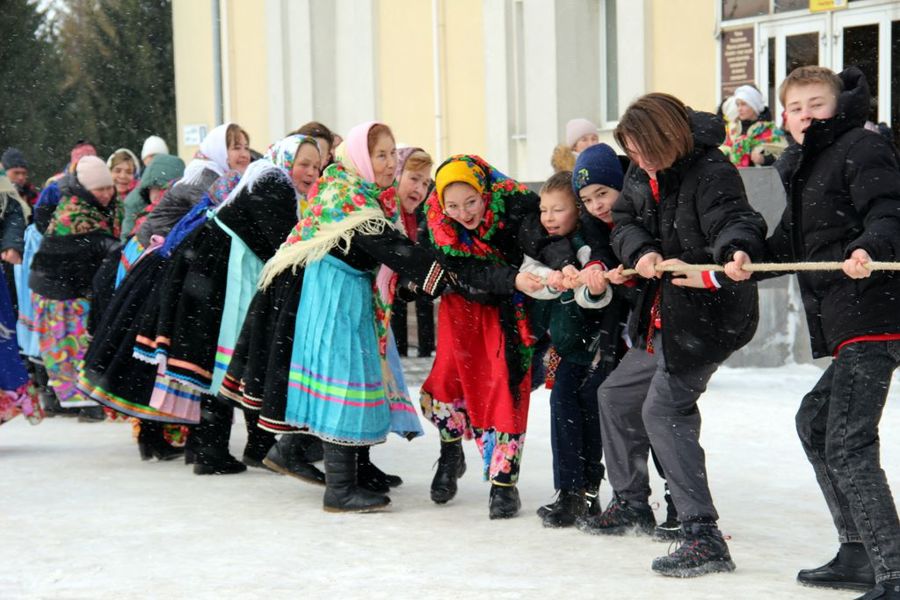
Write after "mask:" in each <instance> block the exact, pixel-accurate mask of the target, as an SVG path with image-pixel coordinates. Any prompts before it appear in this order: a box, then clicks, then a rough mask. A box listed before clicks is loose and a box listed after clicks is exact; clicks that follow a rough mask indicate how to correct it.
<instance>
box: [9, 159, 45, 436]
mask: <svg viewBox="0 0 900 600" xmlns="http://www.w3.org/2000/svg"><path fill="white" fill-rule="evenodd" d="M30 212H31V207H29V206H28V204H27V203H26V202H25V201H23V200H22V199H21V197H20V196H19V194H18V192H17V191H16V188H15V186H13V184H12V183H11V182H10V181H9V178H8V177H7V176H6V173H5V171H3V169H2V168H0V251H3V250H9V249H12V250H16V251H17V252H19V254H22V253H23V251H24V239H23V232H24V229H25V221H26V219H27V217H28V215H29V213H30ZM10 268H12V265H8V264H6V263H3V262H0V423H4V422H6V421H9V420H10V419H12V418H13V417H15V416H16V415H18V414H20V413H21V414H24V415H25V417H26V418H27V419H28V420H29V421H31V422H32V423H38V422H40V420H41V419H42V418H43V416H44V413H43V411H42V410H41V406H40V403H39V402H38V400H37V392H36V390H35V388H34V386H33V385H32V384H31V382H30V380H29V378H28V371H27V370H26V368H25V364H24V363H23V361H22V357H21V356H20V355H19V345H18V342H17V339H16V313H15V310H14V309H13V302H12V297H11V295H10V290H9V289H8V287H7V285H6V272H7V270H8V269H10Z"/></svg>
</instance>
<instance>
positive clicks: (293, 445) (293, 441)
mask: <svg viewBox="0 0 900 600" xmlns="http://www.w3.org/2000/svg"><path fill="white" fill-rule="evenodd" d="M309 437H310V436H308V435H302V434H299V433H292V434H284V435H282V436H281V439H279V440H278V441H277V442H276V443H275V445H274V446H272V447H271V448H270V449H269V453H268V454H266V457H265V458H264V459H263V461H262V464H264V465H265V466H267V467H268V468H270V469H271V470H273V471H275V472H276V473H281V474H282V475H290V476H291V477H295V478H297V479H299V480H300V481H304V482H306V483H311V484H313V485H325V473H323V472H322V471H320V470H319V469H317V468H316V467H315V466H314V465H312V464H311V463H308V462H306V461H304V460H302V458H303V457H304V456H305V454H304V452H303V450H304V448H306V447H307V444H306V439H305V438H309ZM315 439H319V438H315Z"/></svg>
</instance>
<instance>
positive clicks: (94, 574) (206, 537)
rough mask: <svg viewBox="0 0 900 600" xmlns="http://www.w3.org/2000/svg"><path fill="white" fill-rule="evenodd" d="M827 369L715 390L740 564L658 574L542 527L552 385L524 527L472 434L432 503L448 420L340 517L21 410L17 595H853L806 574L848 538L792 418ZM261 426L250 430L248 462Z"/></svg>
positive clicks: (624, 548) (539, 414) (11, 587)
mask: <svg viewBox="0 0 900 600" xmlns="http://www.w3.org/2000/svg"><path fill="white" fill-rule="evenodd" d="M819 373H820V371H819V370H818V369H817V368H815V367H812V366H790V367H784V368H779V369H723V370H721V371H720V372H719V373H717V374H716V376H715V377H714V378H713V380H712V382H711V384H710V388H709V391H708V392H707V394H706V396H705V397H704V398H703V399H702V400H701V408H702V411H703V416H704V431H703V443H704V446H705V448H706V450H707V457H708V466H709V472H710V480H711V482H712V489H713V494H714V497H715V499H716V501H717V505H718V509H719V512H720V513H721V521H720V526H721V528H722V530H723V531H724V532H725V533H726V534H727V535H729V536H731V541H730V542H729V543H730V546H731V552H732V555H733V557H734V560H735V562H736V563H737V566H738V569H737V571H736V572H735V573H732V574H718V575H712V576H706V577H702V578H699V579H693V580H677V579H668V578H664V577H660V576H658V575H656V574H654V573H653V572H652V571H651V570H650V562H651V560H652V559H653V558H654V557H655V556H657V555H659V554H661V553H665V552H667V550H668V545H667V544H662V543H658V542H653V541H650V540H649V539H647V538H636V537H628V538H602V537H594V536H589V535H587V534H584V533H581V532H579V531H577V530H575V529H566V530H547V529H544V528H543V527H542V526H541V523H540V521H539V519H538V518H537V517H536V516H535V515H534V511H535V510H536V509H537V507H538V506H540V505H541V504H542V503H544V502H546V501H548V500H550V499H551V497H552V495H553V489H552V478H551V466H550V465H551V462H550V447H549V427H548V416H549V408H548V401H547V399H548V393H547V392H546V391H545V390H542V391H540V392H538V393H536V394H535V395H534V396H533V399H532V409H531V415H530V428H529V429H530V430H529V434H528V443H527V446H526V450H525V457H524V463H523V474H522V479H521V482H520V489H521V494H522V499H523V504H524V506H523V509H522V512H521V513H520V515H519V517H518V518H516V519H513V520H510V521H489V520H488V518H487V496H488V485H487V484H486V483H483V482H482V481H480V478H479V472H478V465H479V461H478V458H477V452H476V450H475V447H474V444H471V443H469V444H468V445H467V447H466V455H467V460H468V462H469V471H468V473H467V474H466V475H465V477H464V478H463V479H462V480H461V481H460V491H459V495H458V496H457V498H456V499H455V500H454V501H453V502H451V503H450V504H448V505H446V506H436V505H434V504H432V503H431V501H430V500H429V498H428V488H429V484H430V481H431V477H432V474H433V470H432V469H433V464H434V462H435V460H436V458H437V453H438V441H437V437H436V435H435V432H434V431H433V429H431V428H430V426H429V427H427V428H426V432H427V433H426V437H425V438H420V439H417V440H415V441H413V442H405V441H402V440H400V439H399V438H392V439H391V440H390V441H389V442H388V443H387V444H385V445H384V446H382V447H379V448H376V449H374V450H373V452H372V455H373V458H374V459H375V461H376V463H377V464H379V465H380V466H382V467H383V468H385V469H386V470H388V471H390V472H395V473H398V474H400V475H402V477H403V478H404V481H405V483H404V485H403V486H402V487H400V488H399V489H397V490H396V491H395V492H394V493H392V495H391V497H392V500H393V508H392V510H391V511H390V512H387V513H380V514H371V515H333V514H327V513H325V512H323V511H322V510H321V495H322V488H316V487H312V486H309V485H304V484H302V483H300V482H298V481H296V480H294V479H291V478H288V477H282V476H278V475H275V474H271V473H268V472H263V471H258V470H251V471H250V472H248V473H245V474H241V475H232V476H207V477H198V476H195V475H193V474H192V473H191V471H190V469H189V468H188V467H186V466H184V465H183V464H182V463H180V462H172V463H160V462H156V461H154V462H148V463H144V462H141V461H140V460H139V457H138V452H137V448H136V446H135V444H134V443H133V442H132V440H131V438H130V427H128V426H127V425H124V424H121V423H103V424H82V423H77V422H76V421H75V420H73V419H63V418H59V417H57V418H54V419H48V420H45V421H44V422H43V423H42V424H41V425H39V426H37V427H32V426H29V425H28V423H26V422H25V421H24V420H23V419H16V420H14V421H12V422H10V423H7V424H6V425H4V426H2V427H0V474H2V475H0V477H2V479H0V481H2V484H0V490H2V492H0V502H2V510H0V540H2V542H0V565H2V568H0V598H3V599H13V598H15V599H18V598H54V599H55V598H66V599H70V598H86V599H88V598H89V599H97V598H192V599H198V598H199V599H205V598H215V599H220V598H267V599H268V598H287V597H293V598H324V597H329V598H409V597H416V598H457V597H459V596H462V595H466V596H471V595H472V594H473V593H475V594H479V595H483V596H487V595H489V597H491V598H546V597H548V596H549V595H552V594H558V595H562V596H564V597H566V598H788V597H790V598H810V599H818V598H821V599H825V600H828V599H831V598H834V599H839V598H854V597H856V596H857V595H858V594H855V593H853V592H833V591H822V590H815V589H809V588H803V587H800V586H798V585H797V584H796V583H795V582H794V577H795V575H796V572H797V570H798V569H800V568H805V567H813V566H818V565H820V564H822V563H824V562H826V561H827V560H829V559H830V558H831V557H832V555H833V554H834V552H835V550H836V548H837V541H836V536H835V533H834V531H833V526H832V524H831V520H830V517H829V515H828V513H827V510H826V508H825V503H824V501H823V500H822V499H821V496H820V494H819V491H818V488H817V486H816V484H815V481H814V479H813V474H812V469H811V467H809V465H808V463H807V462H806V459H805V457H804V455H803V452H802V450H801V448H800V444H799V442H798V441H797V437H796V434H795V432H794V425H793V416H794V412H795V409H796V407H797V405H798V403H799V401H800V398H801V397H802V395H803V393H804V392H805V391H807V390H808V389H809V388H810V387H811V386H812V385H813V383H814V382H815V380H816V379H817V378H818V376H819ZM891 395H892V397H891V399H890V400H889V402H888V406H887V409H886V411H885V415H884V419H883V421H882V431H883V432H884V434H885V435H884V436H883V437H884V442H883V447H882V452H883V455H884V467H885V469H886V471H887V473H888V477H889V478H890V479H891V480H892V482H893V484H894V485H895V487H896V486H897V485H898V483H900V481H898V477H900V444H898V439H897V437H898V434H897V431H898V430H900V406H898V405H897V403H896V401H897V399H898V398H897V396H898V392H897V391H896V389H895V390H894V391H893V392H892V394H891ZM244 437H245V436H244V432H243V427H242V424H241V423H238V424H237V425H236V426H235V428H234V435H233V438H232V444H231V447H232V452H233V453H234V454H236V455H237V456H240V452H241V448H242V446H241V444H242V443H243V440H244ZM602 491H603V496H604V501H607V500H608V499H609V497H610V490H609V488H608V486H606V487H604V488H603V490H602ZM654 497H655V500H657V501H661V499H662V498H661V486H660V485H659V483H658V482H654ZM663 512H664V509H663V508H661V509H659V510H657V515H658V516H662V515H663Z"/></svg>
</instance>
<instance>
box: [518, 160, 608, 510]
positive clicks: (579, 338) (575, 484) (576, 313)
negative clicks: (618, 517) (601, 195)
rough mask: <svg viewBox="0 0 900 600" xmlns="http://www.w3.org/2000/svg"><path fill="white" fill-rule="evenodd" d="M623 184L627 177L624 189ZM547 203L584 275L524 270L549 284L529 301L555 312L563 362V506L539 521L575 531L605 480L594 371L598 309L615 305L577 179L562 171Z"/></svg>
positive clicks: (556, 446)
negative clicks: (595, 256) (584, 222)
mask: <svg viewBox="0 0 900 600" xmlns="http://www.w3.org/2000/svg"><path fill="white" fill-rule="evenodd" d="M621 179H622V171H621V169H619V172H618V180H619V182H621ZM620 185H621V183H620ZM540 195H541V204H540V211H541V212H540V220H541V225H542V226H543V228H544V230H545V231H546V233H547V234H549V235H550V236H558V237H562V238H566V239H568V240H569V242H570V243H571V245H572V250H573V252H574V253H575V255H576V256H577V258H578V262H579V266H581V267H582V268H583V270H582V271H580V272H577V270H576V269H575V268H574V267H572V266H567V267H566V269H565V270H566V272H567V273H568V275H564V274H563V272H562V271H555V270H552V269H551V268H549V267H547V266H546V265H544V264H542V263H540V262H539V261H538V260H536V259H535V258H533V257H530V256H527V255H526V256H525V257H524V260H523V262H522V266H521V268H520V269H519V270H520V271H523V272H526V273H533V274H535V275H538V276H539V277H542V278H544V280H545V281H546V282H547V285H545V286H544V287H543V288H541V289H540V290H538V291H536V292H529V295H530V296H532V297H533V298H535V299H537V300H541V301H544V302H541V304H544V303H546V304H547V305H548V306H545V307H544V308H545V309H547V311H548V313H549V315H548V316H549V329H550V338H551V340H552V341H553V344H554V347H555V348H556V351H557V353H558V354H559V356H560V359H561V360H560V363H559V366H558V367H557V370H556V382H555V384H554V386H553V390H552V391H551V393H550V419H551V429H550V433H551V445H552V448H553V484H554V487H555V489H556V490H557V492H558V496H557V500H556V502H554V503H553V504H552V505H549V506H547V507H546V508H545V509H544V510H543V511H539V512H538V514H539V515H540V516H541V518H542V520H543V523H544V526H545V527H570V526H572V525H574V524H575V521H576V520H577V519H578V517H581V516H582V515H584V514H585V513H586V512H587V510H588V506H589V501H588V496H590V497H591V498H596V495H597V490H598V489H599V488H600V482H601V481H602V480H603V474H604V467H603V463H602V462H601V459H602V457H603V447H602V445H601V442H600V414H599V405H598V404H597V387H599V385H600V383H601V382H602V376H600V377H598V376H597V374H598V373H601V372H600V371H595V370H594V369H593V368H592V358H593V354H594V353H593V352H592V349H593V342H594V341H595V338H596V337H597V336H598V334H599V330H600V327H601V323H602V317H603V311H600V310H597V309H602V308H604V307H605V306H607V305H608V304H609V303H610V301H611V300H612V289H611V288H610V287H609V286H608V284H607V281H606V278H605V277H604V274H603V273H604V270H605V266H603V265H602V263H599V262H596V261H593V262H592V261H591V256H592V246H591V245H589V243H590V241H589V240H587V239H585V238H584V237H583V231H582V230H581V228H580V227H579V221H580V212H581V209H580V207H579V203H578V200H577V197H576V196H575V191H574V188H573V186H572V173H571V172H569V171H561V172H559V173H556V174H555V175H553V176H552V177H550V179H548V180H547V182H546V183H544V185H543V187H542V188H541V193H540ZM608 240H609V234H608V233H607V235H606V241H607V243H606V245H605V247H600V248H597V250H599V251H600V252H603V251H605V254H606V255H607V256H608V257H609V258H608V261H609V262H612V261H613V260H614V255H613V253H612V250H611V249H610V247H609V243H608ZM573 287H574V289H571V288H573ZM591 309H593V310H591ZM601 375H602V374H601Z"/></svg>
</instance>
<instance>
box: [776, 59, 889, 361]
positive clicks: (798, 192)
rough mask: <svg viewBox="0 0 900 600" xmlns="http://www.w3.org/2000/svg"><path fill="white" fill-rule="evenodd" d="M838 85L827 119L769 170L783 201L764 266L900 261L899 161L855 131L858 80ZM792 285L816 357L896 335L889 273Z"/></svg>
mask: <svg viewBox="0 0 900 600" xmlns="http://www.w3.org/2000/svg"><path fill="white" fill-rule="evenodd" d="M840 77H841V79H842V80H843V82H844V91H843V92H842V93H841V94H840V96H839V97H838V106H837V113H836V114H835V116H834V117H832V118H830V119H825V120H819V121H813V123H812V124H811V125H810V126H809V128H808V129H807V130H806V133H805V134H804V137H803V144H802V145H795V146H793V147H792V148H791V149H790V151H789V152H786V153H785V154H784V155H782V158H780V159H779V161H778V163H776V168H777V169H778V171H779V173H780V174H781V175H782V180H783V182H784V183H785V189H786V191H787V197H788V202H787V206H786V207H785V210H784V214H783V216H782V219H781V222H780V223H779V225H778V227H777V228H776V229H775V231H774V232H773V233H772V236H771V237H770V238H769V239H768V240H767V241H766V246H767V250H768V253H769V257H768V259H769V260H771V261H774V262H796V261H842V260H844V259H845V258H847V257H849V256H850V254H851V253H852V252H853V251H854V250H856V249H857V248H862V249H864V250H865V251H866V252H868V253H869V256H871V257H872V260H876V261H896V260H900V160H898V156H897V153H896V150H895V149H894V148H893V147H892V146H891V145H890V144H889V143H888V142H887V141H885V140H884V138H882V137H881V136H880V135H878V134H877V133H875V132H872V131H867V130H865V129H863V124H864V123H865V120H866V114H867V112H868V107H869V89H868V86H867V85H866V81H865V78H864V77H863V74H862V72H860V71H859V69H857V68H856V67H851V68H849V69H847V70H845V71H844V72H843V73H841V74H840ZM797 277H798V280H799V283H800V293H801V296H802V297H803V307H804V309H805V311H806V320H807V323H808V324H809V333H810V340H811V342H812V351H813V356H814V357H817V358H818V357H822V356H828V355H830V354H833V353H834V351H835V350H836V349H837V347H838V346H839V345H840V344H841V343H842V342H844V341H846V340H848V339H850V338H853V337H857V336H863V335H872V334H883V333H900V311H898V307H900V305H898V303H897V299H898V298H900V275H898V274H896V273H895V272H892V271H875V272H873V273H872V275H871V276H870V277H868V278H867V279H859V280H856V279H851V278H849V277H847V276H846V275H845V274H844V273H843V272H842V271H819V272H815V271H813V272H809V271H807V272H801V273H798V275H797Z"/></svg>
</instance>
